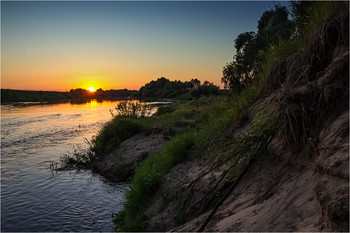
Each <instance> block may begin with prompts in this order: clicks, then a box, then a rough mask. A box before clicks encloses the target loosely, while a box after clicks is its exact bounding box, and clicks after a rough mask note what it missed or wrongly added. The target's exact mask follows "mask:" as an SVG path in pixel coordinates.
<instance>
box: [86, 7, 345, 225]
mask: <svg viewBox="0 0 350 233" xmlns="http://www.w3.org/2000/svg"><path fill="white" fill-rule="evenodd" d="M346 22H348V16H347V17H346V14H345V16H344V14H332V15H330V16H329V18H327V21H323V22H322V23H321V25H320V26H319V27H318V30H316V31H315V32H314V33H313V34H312V35H310V37H309V40H308V42H306V43H305V45H304V46H303V47H300V48H298V49H297V52H293V53H291V54H289V55H288V56H286V55H285V54H283V56H282V57H278V59H279V60H278V62H276V63H274V64H273V65H271V64H270V66H267V68H266V70H265V71H264V72H263V73H264V76H260V77H257V78H256V79H255V80H254V83H253V84H252V85H251V86H249V87H248V88H245V89H243V90H242V91H241V92H240V94H239V95H236V94H233V95H231V96H230V95H225V96H211V97H200V98H196V99H194V100H191V101H188V102H182V103H177V104H173V105H168V106H163V107H160V108H159V109H158V112H157V113H156V114H155V115H154V117H151V118H137V117H135V116H131V117H116V118H115V119H114V120H113V121H112V122H110V123H109V124H107V125H105V127H104V128H103V129H102V130H101V132H100V134H99V135H98V136H97V137H96V138H95V140H94V141H93V142H92V150H91V151H92V152H93V153H92V154H91V156H92V158H93V160H94V161H97V162H93V163H92V167H96V168H97V167H98V166H97V164H98V163H101V164H103V165H102V166H101V169H104V168H106V169H107V171H105V173H107V174H110V175H111V177H113V179H117V180H118V179H119V178H117V177H123V178H122V179H120V181H121V180H128V181H130V182H131V184H130V187H129V189H128V190H127V192H126V195H125V198H126V202H125V205H124V209H123V211H121V212H120V213H119V214H118V215H117V216H116V218H115V223H116V227H117V229H118V230H121V231H348V230H349V193H348V191H349V147H348V141H349V102H348V100H349V79H348V77H349V68H348V63H349V44H348V35H349V33H348V23H346ZM325 47H326V48H327V49H324V48H325ZM274 49H276V48H274ZM270 52H271V51H270ZM316 58H317V59H316ZM301 64H305V66H303V68H301ZM152 137H154V138H155V140H153V139H152ZM146 138H147V139H146ZM160 138H162V140H160ZM147 140H149V142H148V143H146V142H147ZM154 141H159V142H160V143H159V144H156V145H153V144H152V142H154ZM142 143H146V144H147V145H148V146H147V148H148V149H149V150H147V149H145V148H146V146H143V145H142ZM138 144H140V148H139V153H138V152H136V151H138V149H137V148H138V147H137V145H138ZM151 144H152V145H153V146H155V147H156V148H157V150H156V151H152V150H151V149H150V146H149V145H151ZM141 145H142V146H141ZM160 148H161V149H160ZM159 150H160V151H159ZM129 152H130V156H127V158H128V159H134V160H132V161H127V162H125V163H124V162H123V161H125V160H126V158H124V157H123V156H124V155H127V154H128V153H129ZM131 155H132V156H134V155H135V157H132V156H131ZM107 164H108V165H107ZM125 167H127V168H128V169H130V168H132V169H131V170H129V171H128V174H127V175H125V174H124V173H122V174H121V173H120V172H121V171H123V169H125ZM97 171H98V168H97Z"/></svg>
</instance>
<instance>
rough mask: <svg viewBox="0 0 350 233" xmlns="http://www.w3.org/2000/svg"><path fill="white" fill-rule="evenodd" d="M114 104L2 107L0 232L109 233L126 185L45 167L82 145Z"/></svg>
mask: <svg viewBox="0 0 350 233" xmlns="http://www.w3.org/2000/svg"><path fill="white" fill-rule="evenodd" d="M116 104H117V102H115V101H114V102H113V101H102V102H97V101H96V100H92V101H89V102H86V103H81V104H71V103H61V104H51V105H49V104H44V105H30V106H14V105H1V231H15V232H20V231H27V232H30V231H36V232H48V231H61V232H62V231H73V232H74V231H75V232H77V231H112V230H113V222H112V213H115V212H117V211H120V210H121V208H122V205H123V195H124V191H125V189H126V186H125V185H121V184H116V183H113V182H111V181H108V180H106V179H105V178H103V177H101V176H99V175H97V174H93V173H92V172H91V171H85V170H70V171H56V170H55V169H50V165H51V164H52V163H54V164H55V163H60V157H61V156H62V155H63V154H67V153H68V154H69V153H71V152H72V151H73V146H76V145H78V146H81V147H87V145H86V143H85V142H84V138H87V139H88V140H91V138H92V136H93V135H95V134H96V133H97V132H98V130H99V129H100V128H101V126H103V124H104V123H105V122H107V121H108V120H110V119H111V118H112V116H111V114H110V111H109V110H110V109H113V108H114V106H115V105H116Z"/></svg>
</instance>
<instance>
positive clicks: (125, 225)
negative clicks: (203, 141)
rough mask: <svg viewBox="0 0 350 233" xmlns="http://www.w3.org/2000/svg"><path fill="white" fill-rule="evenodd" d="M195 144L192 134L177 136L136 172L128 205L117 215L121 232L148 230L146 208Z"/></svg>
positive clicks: (127, 194) (126, 203)
mask: <svg viewBox="0 0 350 233" xmlns="http://www.w3.org/2000/svg"><path fill="white" fill-rule="evenodd" d="M193 143H194V137H193V135H190V134H182V135H179V136H176V137H175V138H174V139H173V140H171V141H170V142H169V143H167V144H166V145H165V147H164V149H163V150H162V152H161V153H160V154H157V155H152V156H150V157H149V158H148V159H146V160H145V161H144V162H143V163H142V164H141V165H140V167H138V168H137V169H136V170H135V175H134V178H133V180H132V183H131V185H130V186H129V189H128V190H127V192H126V195H125V198H126V202H125V206H124V209H123V211H122V212H121V213H119V214H118V215H116V217H115V222H116V225H117V226H118V230H120V231H142V230H143V229H144V227H145V219H146V216H145V214H144V208H145V205H146V204H147V203H148V200H149V198H150V196H151V195H152V194H153V193H154V192H155V191H156V190H157V189H158V188H159V186H160V185H161V183H162V182H163V180H164V178H165V175H166V174H167V173H168V172H169V171H170V169H171V168H172V167H173V166H174V165H176V164H178V163H180V162H182V161H184V160H185V159H186V157H187V155H188V151H189V150H190V149H191V147H192V146H193Z"/></svg>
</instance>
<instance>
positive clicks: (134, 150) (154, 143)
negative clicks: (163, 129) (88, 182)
mask: <svg viewBox="0 0 350 233" xmlns="http://www.w3.org/2000/svg"><path fill="white" fill-rule="evenodd" d="M166 139H167V138H166V137H165V136H164V135H163V134H161V133H159V132H156V133H145V132H142V133H139V134H136V135H134V136H132V137H131V138H129V139H127V140H125V141H124V142H122V143H121V144H120V145H119V146H118V148H117V149H116V150H115V151H114V152H113V153H111V154H109V155H107V156H105V157H103V158H101V159H100V161H99V162H97V164H96V166H95V169H96V171H97V172H98V173H100V174H102V175H104V176H106V177H108V178H109V179H111V180H113V181H116V182H124V181H127V180H128V179H129V178H131V177H132V176H133V174H134V170H135V168H136V167H137V165H138V164H139V163H140V162H142V161H143V160H144V159H145V158H146V157H147V156H148V155H149V154H156V153H159V152H160V151H161V149H162V147H163V145H164V143H165V142H166Z"/></svg>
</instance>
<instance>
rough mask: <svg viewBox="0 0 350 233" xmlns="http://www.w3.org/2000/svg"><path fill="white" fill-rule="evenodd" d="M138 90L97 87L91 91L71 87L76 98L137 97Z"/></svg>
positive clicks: (72, 94) (70, 92)
mask: <svg viewBox="0 0 350 233" xmlns="http://www.w3.org/2000/svg"><path fill="white" fill-rule="evenodd" d="M137 93H138V91H133V90H128V89H119V90H114V89H111V90H105V91H104V90H102V89H101V88H99V89H97V90H96V91H95V92H90V91H88V90H86V89H82V88H77V89H71V90H70V91H69V94H70V95H71V96H72V98H75V99H120V98H128V97H131V98H133V97H137Z"/></svg>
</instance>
